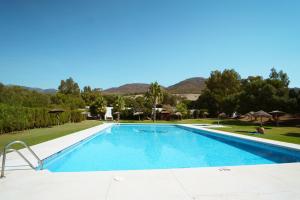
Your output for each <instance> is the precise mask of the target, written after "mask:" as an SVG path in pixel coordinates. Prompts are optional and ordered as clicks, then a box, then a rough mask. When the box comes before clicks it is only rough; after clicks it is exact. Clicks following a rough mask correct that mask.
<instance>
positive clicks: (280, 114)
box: [270, 110, 285, 126]
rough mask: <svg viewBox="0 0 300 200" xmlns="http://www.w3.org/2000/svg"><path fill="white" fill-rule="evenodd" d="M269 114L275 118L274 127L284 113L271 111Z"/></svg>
mask: <svg viewBox="0 0 300 200" xmlns="http://www.w3.org/2000/svg"><path fill="white" fill-rule="evenodd" d="M270 114H271V115H272V116H273V117H274V118H275V120H276V126H278V121H279V117H280V116H282V115H284V114H285V112H283V111H280V110H273V111H272V112H270Z"/></svg>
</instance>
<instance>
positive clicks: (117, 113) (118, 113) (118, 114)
mask: <svg viewBox="0 0 300 200" xmlns="http://www.w3.org/2000/svg"><path fill="white" fill-rule="evenodd" d="M114 114H115V115H117V116H118V117H117V121H118V122H119V120H120V112H114Z"/></svg>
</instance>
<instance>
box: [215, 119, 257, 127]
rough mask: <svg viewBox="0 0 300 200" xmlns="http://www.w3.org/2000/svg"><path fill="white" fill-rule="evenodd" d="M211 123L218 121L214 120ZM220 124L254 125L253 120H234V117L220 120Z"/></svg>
mask: <svg viewBox="0 0 300 200" xmlns="http://www.w3.org/2000/svg"><path fill="white" fill-rule="evenodd" d="M213 124H218V122H217V121H215V122H213ZM220 124H223V125H237V126H253V125H255V124H254V123H253V122H247V121H240V120H235V119H225V120H220Z"/></svg>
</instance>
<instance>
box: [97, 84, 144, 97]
mask: <svg viewBox="0 0 300 200" xmlns="http://www.w3.org/2000/svg"><path fill="white" fill-rule="evenodd" d="M149 86H150V84H146V83H130V84H125V85H122V86H120V87H113V88H109V89H106V90H103V93H104V94H141V93H145V92H147V90H148V88H149Z"/></svg>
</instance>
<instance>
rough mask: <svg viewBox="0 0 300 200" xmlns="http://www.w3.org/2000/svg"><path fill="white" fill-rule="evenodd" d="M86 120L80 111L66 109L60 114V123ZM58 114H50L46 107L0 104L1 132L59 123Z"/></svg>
mask: <svg viewBox="0 0 300 200" xmlns="http://www.w3.org/2000/svg"><path fill="white" fill-rule="evenodd" d="M82 120H84V117H83V115H82V114H81V112H80V111H65V112H63V113H61V114H60V115H59V123H60V124H64V123H67V122H80V121H82ZM57 124H58V119H57V115H56V114H49V113H48V109H46V108H27V107H22V106H10V105H6V104H0V133H8V132H13V131H22V130H26V129H31V128H42V127H49V126H52V125H57Z"/></svg>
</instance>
